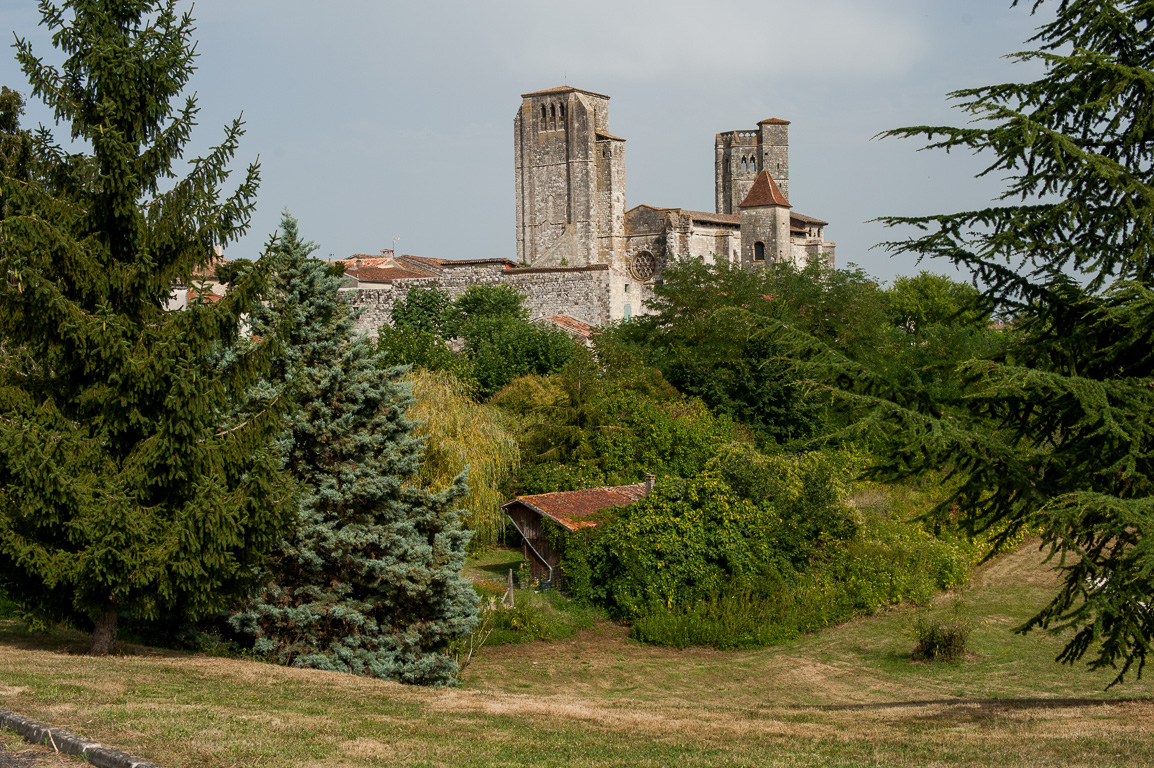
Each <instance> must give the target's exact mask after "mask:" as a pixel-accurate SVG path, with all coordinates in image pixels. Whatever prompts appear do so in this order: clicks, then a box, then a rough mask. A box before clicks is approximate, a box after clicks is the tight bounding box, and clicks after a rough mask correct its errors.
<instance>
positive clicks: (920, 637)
mask: <svg viewBox="0 0 1154 768" xmlns="http://www.w3.org/2000/svg"><path fill="white" fill-rule="evenodd" d="M971 631H973V624H972V623H971V622H970V621H969V620H968V619H967V618H966V617H965V616H964V615H963V613H962V609H961V604H960V603H955V605H954V614H953V616H952V617H951V618H949V619H930V618H929V617H928V616H927V615H926V614H925V613H924V612H923V613H919V614H918V615H917V617H916V618H915V619H914V626H913V635H914V641H915V643H916V645H915V646H914V651H913V654H912V658H913V660H914V661H957V660H958V659H960V658H962V657H963V656H965V654H966V651H967V650H968V648H967V645H968V643H969V641H970V632H971Z"/></svg>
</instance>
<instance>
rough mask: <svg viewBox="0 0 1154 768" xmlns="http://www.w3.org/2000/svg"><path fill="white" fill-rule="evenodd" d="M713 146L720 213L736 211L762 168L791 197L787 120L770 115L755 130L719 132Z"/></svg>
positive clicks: (787, 197) (715, 184)
mask: <svg viewBox="0 0 1154 768" xmlns="http://www.w3.org/2000/svg"><path fill="white" fill-rule="evenodd" d="M713 148H714V157H715V160H714V189H715V190H716V195H717V212H718V213H727V214H735V213H737V212H738V208H739V207H740V205H741V201H742V200H744V199H745V196H746V195H748V194H749V190H750V188H752V187H753V181H754V179H756V178H757V175H758V174H759V173H761V172H762V171H769V175H770V176H772V177H773V180H774V181H775V182H777V186H778V188H780V189H781V193H782V194H783V195H785V199H786V200H788V199H789V121H788V120H780V119H778V118H776V117H771V118H769V119H768V120H762V121H761V122H760V123H758V124H757V130H756V131H727V132H726V133H719V134H717V137H716V139H715V140H714V143H713Z"/></svg>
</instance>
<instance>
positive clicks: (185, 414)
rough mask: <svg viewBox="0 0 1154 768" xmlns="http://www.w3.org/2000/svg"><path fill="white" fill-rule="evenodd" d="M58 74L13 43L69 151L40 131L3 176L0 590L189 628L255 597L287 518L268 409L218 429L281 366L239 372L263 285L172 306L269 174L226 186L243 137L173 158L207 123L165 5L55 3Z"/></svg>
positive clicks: (109, 617)
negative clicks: (239, 340)
mask: <svg viewBox="0 0 1154 768" xmlns="http://www.w3.org/2000/svg"><path fill="white" fill-rule="evenodd" d="M41 13H42V15H43V23H44V24H45V25H46V26H47V27H49V28H50V29H51V30H52V31H53V42H54V44H55V46H56V47H57V48H58V49H59V50H60V52H61V53H62V54H63V55H64V61H63V63H62V64H61V65H60V66H59V68H57V67H55V66H50V65H48V64H45V63H44V62H43V61H41V60H40V59H38V58H37V57H36V56H35V55H34V53H33V51H32V47H31V46H30V44H29V43H28V42H27V41H26V40H23V39H18V40H17V42H16V45H15V47H16V52H17V53H16V57H17V59H18V61H19V62H20V66H21V68H22V70H23V72H24V74H25V75H26V76H27V78H28V81H29V84H30V86H31V94H32V96H33V97H36V98H39V99H41V100H43V101H44V103H45V104H46V105H47V106H48V108H49V109H50V110H51V111H52V112H53V113H54V115H55V117H56V120H57V124H58V125H59V124H61V123H63V124H64V125H65V132H66V134H67V135H66V137H65V138H66V139H71V140H72V141H73V142H74V144H73V146H79V147H83V148H85V151H83V152H80V153H69V152H66V151H65V150H63V149H61V148H60V146H58V145H57V144H56V143H54V139H53V137H52V135H51V133H50V132H49V131H42V132H39V133H38V135H37V136H36V137H35V146H34V152H33V160H32V169H31V171H30V172H29V173H28V174H26V175H24V176H23V178H21V177H13V176H6V177H5V178H3V180H2V182H0V183H2V185H3V197H4V201H5V209H6V210H7V211H8V215H7V216H6V217H5V218H4V219H3V221H0V348H2V349H3V350H4V357H3V358H2V359H0V362H2V364H0V586H2V588H3V590H4V591H5V592H7V593H8V595H9V596H10V597H12V598H13V599H15V600H16V601H17V603H18V604H20V605H21V607H22V608H23V609H24V611H25V612H26V613H28V614H30V615H32V616H34V617H39V618H40V619H43V620H59V619H72V620H74V621H76V622H78V623H81V624H84V623H90V625H92V626H94V627H95V632H94V637H93V645H92V652H93V653H106V652H108V651H110V650H112V649H113V648H114V646H115V642H116V637H117V617H118V616H119V615H121V614H127V615H132V616H136V617H140V618H144V619H149V618H154V617H157V616H159V615H167V616H171V615H174V614H185V615H190V616H195V615H197V614H202V613H205V612H208V611H211V610H216V609H218V608H220V607H222V606H223V604H224V603H225V601H226V599H227V598H228V596H229V595H230V594H232V593H235V592H237V591H238V590H240V589H242V588H244V587H245V586H246V585H247V583H248V581H249V579H250V577H251V573H252V570H253V569H252V565H253V564H254V563H255V562H257V561H258V560H259V559H260V558H261V557H262V556H263V554H264V553H265V552H266V550H268V549H269V547H270V546H271V544H272V543H273V542H274V541H275V538H276V532H277V530H278V529H280V528H282V527H283V526H284V525H286V524H287V523H288V522H289V518H288V517H287V514H286V513H287V509H286V505H285V504H284V501H283V498H282V493H281V490H282V482H281V475H280V470H279V456H278V455H277V453H276V451H275V450H272V449H271V446H270V437H271V436H272V435H274V434H275V433H276V432H278V431H279V429H280V420H281V414H280V413H279V412H278V410H277V408H276V407H270V408H266V409H264V410H261V411H258V412H255V413H253V414H252V416H251V418H250V419H248V420H246V421H244V422H242V423H237V424H233V425H230V427H229V428H227V429H225V428H222V426H221V424H222V417H223V415H224V414H226V413H228V412H230V411H231V410H232V408H233V404H234V403H235V402H237V401H238V400H239V399H240V397H241V395H242V393H243V392H244V390H245V389H246V388H247V387H248V386H250V385H251V384H252V382H254V381H255V379H256V375H257V374H258V373H259V372H260V370H261V368H262V366H263V365H264V364H265V362H266V361H267V357H268V352H269V347H270V346H271V344H262V345H255V346H253V347H252V348H251V349H250V350H249V351H248V352H247V353H246V354H245V355H244V356H242V358H241V360H240V361H239V363H238V364H237V365H235V366H233V367H232V368H231V369H230V370H229V371H228V372H227V373H221V372H218V371H217V370H216V369H214V367H213V366H212V364H211V362H210V358H211V355H212V353H214V352H215V351H216V350H218V349H219V348H220V347H221V345H222V344H223V345H227V344H230V343H232V342H233V340H234V339H235V338H236V336H237V333H238V327H239V324H240V321H241V317H242V315H243V314H244V313H245V312H246V311H248V310H249V309H250V308H251V307H252V306H253V304H254V300H255V298H256V297H257V294H258V291H259V289H260V287H261V286H260V279H261V271H260V270H254V271H253V272H252V274H251V275H250V276H249V279H248V280H246V281H243V282H242V283H240V284H238V285H236V286H235V287H234V290H233V291H232V292H230V294H229V295H228V296H227V297H226V298H224V299H223V300H222V301H220V302H218V303H213V304H202V305H196V306H192V307H190V308H189V309H188V310H187V311H183V312H168V311H166V305H167V303H168V301H169V297H170V294H171V292H172V286H173V284H174V283H176V282H178V281H179V282H183V283H184V284H188V283H189V282H190V280H191V278H192V275H193V274H194V272H196V271H198V270H199V269H202V268H204V267H205V266H206V265H207V263H208V262H209V260H210V258H211V256H212V254H213V248H214V246H223V245H226V244H228V243H229V242H231V241H233V240H235V239H236V238H237V237H238V236H239V235H240V234H242V233H243V231H244V230H245V228H246V226H247V223H248V220H249V215H250V213H251V211H252V208H253V205H254V199H255V194H256V187H257V181H258V170H257V167H256V166H255V165H251V166H249V167H248V170H247V174H246V175H245V178H244V180H243V181H242V182H241V183H240V185H239V186H238V187H237V188H236V189H235V191H233V192H232V193H230V194H224V193H222V190H221V185H222V183H224V181H225V180H226V178H227V176H228V170H227V169H228V165H229V163H230V161H231V160H232V158H233V155H234V153H235V151H236V149H237V143H238V140H239V138H240V136H241V133H242V130H241V122H240V121H239V120H237V121H234V122H233V123H232V124H231V125H229V126H228V127H227V128H226V129H225V132H224V138H223V140H222V141H221V143H220V144H219V145H218V146H217V147H215V148H214V149H212V150H211V151H210V152H208V153H207V154H206V155H205V156H204V157H201V158H198V159H195V160H193V161H192V162H191V163H190V165H189V167H188V171H187V173H186V175H184V176H183V177H178V176H177V172H176V169H177V164H178V162H179V161H180V159H181V156H182V152H183V148H184V147H185V145H186V143H187V142H188V140H189V138H190V136H191V131H192V128H193V126H194V122H195V117H196V113H197V106H196V101H195V99H194V98H187V99H186V100H184V102H183V104H182V105H179V107H178V106H175V105H176V104H177V103H178V102H177V99H178V97H179V95H180V94H181V93H182V92H183V91H184V89H185V87H186V85H187V84H188V81H189V77H190V76H191V74H192V72H193V69H194V67H193V60H194V52H193V48H194V46H193V44H192V42H191V35H192V32H193V24H192V19H191V18H190V17H189V16H188V15H187V14H178V13H177V10H176V8H175V2H174V1H173V0H169V1H167V2H164V1H163V0H66V1H65V2H63V3H61V4H60V5H59V6H57V5H54V4H53V3H51V2H47V1H46V2H43V3H41Z"/></svg>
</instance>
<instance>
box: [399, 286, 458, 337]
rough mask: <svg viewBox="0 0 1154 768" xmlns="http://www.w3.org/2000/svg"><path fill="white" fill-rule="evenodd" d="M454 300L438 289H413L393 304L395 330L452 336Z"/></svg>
mask: <svg viewBox="0 0 1154 768" xmlns="http://www.w3.org/2000/svg"><path fill="white" fill-rule="evenodd" d="M451 309H452V299H450V298H449V295H448V294H447V293H445V292H444V291H442V290H440V289H437V288H413V289H411V290H410V291H409V292H408V293H406V294H405V295H404V296H402V297H401V298H399V299H397V301H396V302H395V303H394V304H393V328H395V329H397V330H398V331H417V332H421V333H424V334H430V335H433V336H441V337H443V336H446V335H448V336H452V335H453V334H452V333H448V330H449V328H448V327H449V326H450V324H451V318H450V314H451V312H450V310H451Z"/></svg>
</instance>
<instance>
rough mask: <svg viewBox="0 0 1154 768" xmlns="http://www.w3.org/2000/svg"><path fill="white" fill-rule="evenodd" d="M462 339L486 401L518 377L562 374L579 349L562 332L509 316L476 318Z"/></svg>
mask: <svg viewBox="0 0 1154 768" xmlns="http://www.w3.org/2000/svg"><path fill="white" fill-rule="evenodd" d="M461 336H462V338H463V339H464V340H465V352H464V354H465V356H466V357H467V358H468V359H469V362H470V363H471V367H472V376H473V380H474V381H476V383H477V395H478V396H479V397H480V398H482V399H488V398H489V397H490V396H492V395H493V393H494V392H496V391H497V390H499V389H501V388H502V387H504V386H505V385H507V384H508V383H509V382H511V381H512V380H513V379H515V378H517V377H518V376H528V375H532V374H536V375H539V376H543V375H547V374H550V373H552V372H554V371H557V370H560V369H561V367H562V366H564V365H565V363H566V362H567V361H568V360H569V357H570V356H571V355H572V354H573V352H574V350H575V349H576V348H577V344H576V342H574V341H573V340H572V339H571V338H570V337H569V336H568V335H567V334H566V333H565V332H564V331H562V330H560V329H559V328H555V327H553V326H546V325H540V324H538V323H531V322H529V321H528V320H526V319H524V318H521V317H516V316H508V315H505V316H496V317H475V318H472V319H470V320H469V321H468V322H466V323H464V324H462V326H461Z"/></svg>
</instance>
